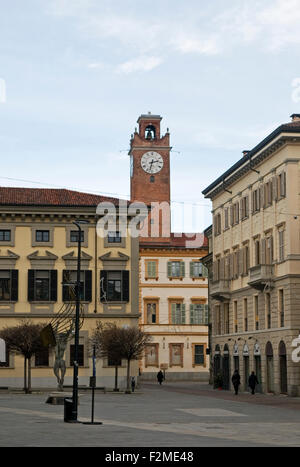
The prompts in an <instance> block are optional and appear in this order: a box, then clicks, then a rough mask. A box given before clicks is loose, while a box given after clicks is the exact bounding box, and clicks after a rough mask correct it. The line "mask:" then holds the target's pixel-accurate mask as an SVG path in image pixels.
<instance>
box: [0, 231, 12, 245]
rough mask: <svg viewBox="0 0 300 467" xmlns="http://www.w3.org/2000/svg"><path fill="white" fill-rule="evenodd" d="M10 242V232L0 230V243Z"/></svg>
mask: <svg viewBox="0 0 300 467" xmlns="http://www.w3.org/2000/svg"><path fill="white" fill-rule="evenodd" d="M10 241H11V231H10V230H2V229H1V230H0V242H10Z"/></svg>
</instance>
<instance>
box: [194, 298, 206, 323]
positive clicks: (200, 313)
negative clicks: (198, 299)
mask: <svg viewBox="0 0 300 467" xmlns="http://www.w3.org/2000/svg"><path fill="white" fill-rule="evenodd" d="M190 324H198V325H203V326H207V325H208V305H203V304H200V303H199V304H198V303H197V304H191V305H190Z"/></svg>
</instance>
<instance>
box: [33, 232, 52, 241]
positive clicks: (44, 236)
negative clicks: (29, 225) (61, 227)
mask: <svg viewBox="0 0 300 467" xmlns="http://www.w3.org/2000/svg"><path fill="white" fill-rule="evenodd" d="M35 241H36V242H49V241H50V231H49V230H36V231H35Z"/></svg>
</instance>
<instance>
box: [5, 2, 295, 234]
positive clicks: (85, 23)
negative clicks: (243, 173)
mask: <svg viewBox="0 0 300 467" xmlns="http://www.w3.org/2000/svg"><path fill="white" fill-rule="evenodd" d="M0 5H1V15H0V147H1V150H0V151H1V166H0V167H1V170H0V184H1V185H3V186H7V185H9V186H34V187H41V186H44V187H50V186H52V187H69V188H74V189H78V190H81V191H92V192H101V193H103V194H106V193H109V194H114V195H115V196H120V197H126V196H127V197H128V195H129V158H128V156H127V150H128V148H129V139H130V135H131V133H133V131H134V128H135V126H136V120H137V118H138V117H139V115H140V114H142V113H147V112H148V111H151V112H152V113H155V114H160V115H161V116H162V117H163V121H162V129H163V131H165V130H166V128H167V127H168V128H170V133H171V144H172V146H173V150H174V151H173V152H172V163H171V168H172V172H171V183H172V185H171V186H172V200H173V201H174V202H176V203H175V204H174V207H175V208H176V209H175V211H174V216H173V229H174V230H185V231H191V230H202V229H203V228H205V227H206V226H207V225H209V224H210V223H211V216H210V202H209V201H208V200H204V199H203V197H202V195H201V191H202V190H203V189H204V188H205V187H206V186H207V185H208V184H209V183H211V182H212V181H213V180H214V179H215V178H216V177H218V176H219V175H221V174H222V173H223V171H224V170H226V169H227V168H229V167H230V166H231V165H232V164H233V163H234V162H236V161H237V160H238V159H240V157H241V154H242V151H243V150H244V149H251V148H253V147H254V146H255V145H256V144H258V143H259V142H260V141H261V139H262V138H264V137H265V136H267V135H268V134H269V133H270V132H271V131H272V130H273V129H274V128H275V127H277V126H278V125H279V124H281V123H283V122H287V121H290V118H289V116H290V115H291V114H292V113H300V0H262V1H255V0H245V1H243V0H213V1H211V2H206V1H203V0H185V1H184V2H183V1H179V0H172V1H171V0H152V1H151V2H149V1H145V0H122V1H121V0H26V2H24V0H10V1H9V2H7V1H5V0H0ZM12 179H15V180H12ZM23 180H28V181H30V182H25V181H23ZM33 182H37V183H33ZM180 203H185V206H186V208H185V212H184V211H183V209H182V206H183V204H180Z"/></svg>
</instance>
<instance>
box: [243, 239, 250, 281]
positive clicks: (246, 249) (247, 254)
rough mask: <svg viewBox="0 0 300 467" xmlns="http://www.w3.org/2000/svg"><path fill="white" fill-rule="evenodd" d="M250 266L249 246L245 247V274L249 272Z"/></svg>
mask: <svg viewBox="0 0 300 467" xmlns="http://www.w3.org/2000/svg"><path fill="white" fill-rule="evenodd" d="M249 268H250V255H249V246H248V245H246V246H245V247H244V248H243V274H246V275H247V274H248V272H249Z"/></svg>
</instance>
